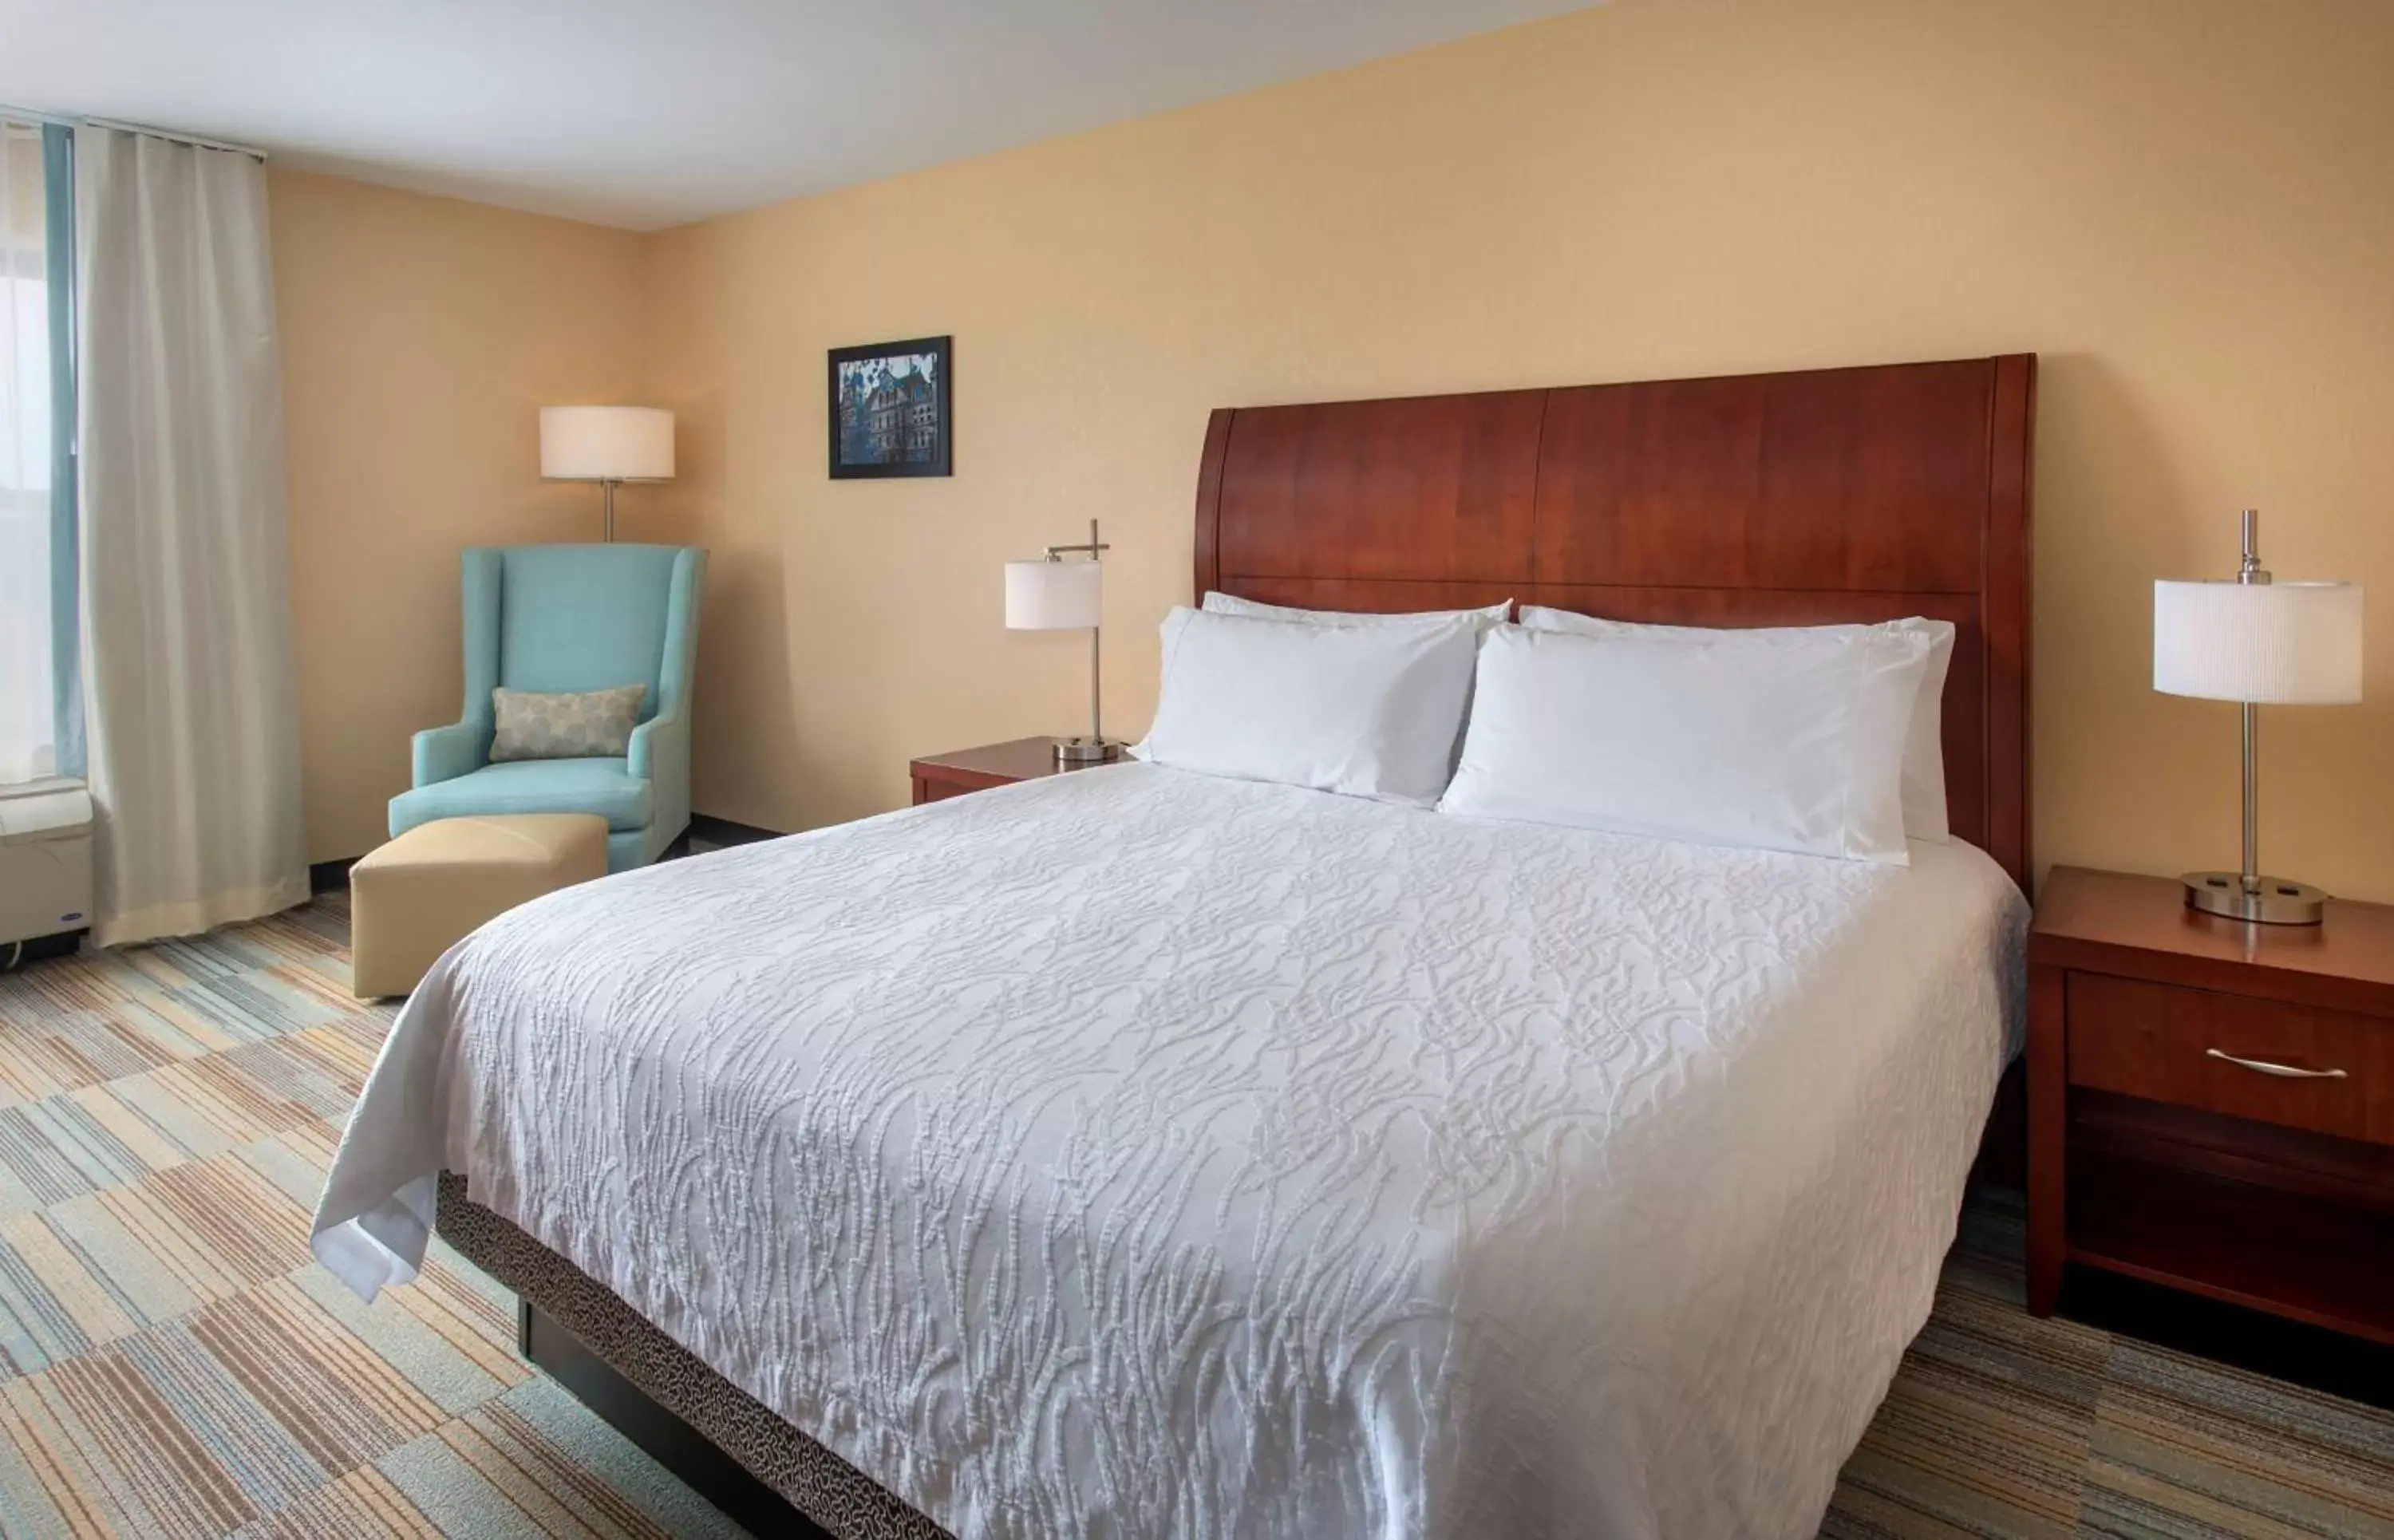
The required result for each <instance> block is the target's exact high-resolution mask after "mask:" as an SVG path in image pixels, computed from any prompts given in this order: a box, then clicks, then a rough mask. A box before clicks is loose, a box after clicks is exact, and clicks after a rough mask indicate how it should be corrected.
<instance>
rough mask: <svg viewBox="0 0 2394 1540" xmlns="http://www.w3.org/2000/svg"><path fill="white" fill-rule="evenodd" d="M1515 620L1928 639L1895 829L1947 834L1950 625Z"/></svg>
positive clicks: (1689, 631) (1933, 836) (1527, 608)
mask: <svg viewBox="0 0 2394 1540" xmlns="http://www.w3.org/2000/svg"><path fill="white" fill-rule="evenodd" d="M1521 624H1522V625H1524V626H1526V627H1528V628H1529V629H1531V630H1532V631H1569V632H1572V633H1574V634H1576V635H1579V636H1587V637H1651V638H1656V639H1658V640H1663V641H1674V640H1676V641H1684V642H1691V643H1693V642H1712V641H1721V642H1727V643H1729V644H1730V645H1736V644H1737V642H1738V640H1739V638H1749V640H1750V642H1751V644H1753V645H1784V644H1785V643H1787V642H1789V641H1790V640H1795V641H1801V640H1803V639H1805V638H1822V639H1824V640H1826V639H1833V638H1837V637H1841V636H1849V635H1856V634H1860V633H1862V632H1869V631H1877V632H1893V633H1898V634H1901V633H1908V632H1917V633H1919V634H1921V635H1923V636H1926V637H1927V638H1928V641H1929V650H1928V665H1927V667H1926V668H1924V669H1923V670H1922V671H1921V675H1920V693H1919V695H1918V696H1917V697H1916V698H1915V699H1914V702H1913V705H1912V718H1911V721H1910V723H1909V724H1908V725H1907V726H1906V728H1905V730H1904V743H1903V832H1904V833H1905V834H1906V835H1907V836H1910V837H1912V838H1914V839H1929V840H1934V841H1936V842H1937V843H1938V844H1940V845H1942V844H1945V843H1946V842H1947V841H1949V840H1951V839H1952V838H1953V828H1952V826H1951V825H1950V824H1949V823H1947V822H1946V817H1945V737H1944V727H1945V676H1946V675H1947V674H1948V673H1950V672H1951V671H1952V669H1953V622H1952V621H1950V620H1927V619H1924V618H1923V617H1921V616H1918V615H1912V616H1907V617H1906V618H1904V619H1902V620H1890V621H1882V622H1880V623H1879V624H1877V625H1760V626H1754V627H1751V628H1739V627H1734V626H1708V625H1647V624H1644V623H1641V622H1637V621H1626V620H1606V619H1604V618H1602V617H1601V616H1598V615H1583V614H1580V613H1578V612H1576V611H1572V610H1550V609H1548V608H1546V606H1545V605H1542V604H1524V605H1523V606H1521Z"/></svg>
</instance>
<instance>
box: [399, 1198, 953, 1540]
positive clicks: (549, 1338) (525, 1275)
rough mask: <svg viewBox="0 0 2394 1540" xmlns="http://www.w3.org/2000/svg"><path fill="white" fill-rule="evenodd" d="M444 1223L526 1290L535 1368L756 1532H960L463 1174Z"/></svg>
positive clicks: (886, 1535) (928, 1539)
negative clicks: (510, 1213)
mask: <svg viewBox="0 0 2394 1540" xmlns="http://www.w3.org/2000/svg"><path fill="white" fill-rule="evenodd" d="M434 1224H435V1228H436V1229H438V1230H439V1231H440V1233H441V1239H442V1240H445V1241H447V1242H448V1243H449V1244H451V1245H452V1246H454V1247H455V1248H456V1250H457V1252H458V1254H459V1255H461V1256H463V1257H465V1258H466V1259H467V1261H469V1262H472V1263H473V1264H474V1265H475V1266H476V1267H479V1268H480V1269H481V1270H483V1271H484V1272H487V1273H489V1274H490V1275H491V1276H492V1277H493V1278H494V1279H496V1280H498V1281H499V1282H500V1283H504V1284H506V1286H507V1287H508V1288H511V1289H513V1290H515V1291H516V1296H517V1298H518V1301H519V1303H518V1307H517V1315H516V1334H517V1342H516V1346H517V1348H518V1349H519V1350H520V1351H521V1352H522V1353H523V1355H524V1356H525V1357H526V1358H528V1359H530V1360H531V1361H532V1362H533V1365H534V1366H536V1367H538V1368H540V1369H541V1370H543V1371H545V1372H546V1373H547V1374H548V1375H550V1376H551V1377H552V1378H554V1379H556V1380H557V1381H558V1383H559V1384H560V1385H562V1386H564V1387H565V1388H566V1389H568V1390H571V1391H572V1393H573V1394H574V1396H575V1397H576V1398H577V1399H578V1400H580V1401H581V1402H583V1403H584V1404H585V1405H586V1406H588V1407H589V1408H590V1409H591V1410H592V1411H594V1412H596V1413H598V1414H599V1415H600V1416H601V1417H603V1418H605V1419H606V1420H607V1421H608V1422H609V1423H610V1424H611V1425H612V1426H613V1427H614V1428H616V1429H617V1430H618V1431H619V1432H621V1433H623V1434H624V1436H625V1437H626V1438H628V1439H630V1440H631V1441H633V1442H634V1443H636V1444H638V1445H639V1446H640V1447H641V1448H642V1449H644V1450H646V1451H648V1453H649V1454H650V1455H651V1457H652V1458H654V1459H655V1460H656V1461H657V1463H658V1464H660V1465H662V1466H664V1468H666V1469H667V1470H670V1471H672V1472H673V1473H674V1475H675V1476H676V1477H677V1478H679V1479H680V1480H681V1481H683V1482H685V1483H686V1484H687V1485H689V1486H690V1488H691V1490H692V1491H694V1492H696V1493H698V1494H699V1495H701V1496H702V1497H704V1498H705V1499H706V1500H707V1501H709V1502H711V1503H713V1504H714V1505H715V1506H716V1507H719V1508H721V1509H722V1510H723V1511H724V1512H725V1513H726V1514H728V1515H729V1516H730V1517H731V1518H732V1519H734V1520H737V1521H738V1522H740V1523H742V1524H743V1525H745V1526H746V1527H747V1528H748V1530H749V1531H750V1532H751V1533H756V1534H758V1535H772V1536H781V1535H789V1536H795V1537H796V1540H815V1537H817V1536H829V1537H831V1540H949V1536H948V1533H947V1532H946V1531H945V1530H942V1529H941V1528H940V1526H939V1525H937V1524H935V1523H933V1522H932V1521H931V1520H929V1519H927V1518H925V1517H924V1516H923V1515H922V1514H920V1513H917V1512H915V1511H914V1509H913V1508H911V1507H907V1506H906V1505H905V1504H904V1503H902V1502H901V1501H899V1499H898V1498H897V1497H895V1496H893V1495H891V1494H889V1493H888V1492H886V1491H884V1490H883V1489H882V1488H881V1487H880V1486H879V1485H877V1484H875V1482H874V1481H873V1480H872V1479H871V1478H870V1477H867V1476H866V1475H864V1474H863V1473H862V1471H859V1470H858V1469H857V1468H855V1467H854V1466H851V1465H849V1464H848V1462H847V1461H845V1460H843V1459H841V1458H840V1457H839V1456H838V1455H836V1454H833V1453H832V1452H831V1451H830V1450H828V1449H825V1448H824V1447H823V1446H822V1444H820V1443H817V1442H816V1441H814V1440H812V1439H810V1438H809V1437H808V1436H807V1435H806V1434H804V1433H803V1432H800V1431H799V1430H798V1429H797V1428H794V1427H792V1426H791V1425H790V1424H789V1423H787V1422H785V1421H783V1419H782V1418H781V1417H779V1416H776V1415H774V1414H773V1413H772V1411H771V1410H770V1409H769V1408H768V1407H766V1406H765V1404H764V1403H763V1402H759V1401H757V1400H756V1398H755V1397H753V1396H751V1395H749V1394H748V1393H747V1392H746V1391H744V1390H743V1389H740V1388H739V1387H738V1386H736V1385H734V1384H732V1383H731V1382H730V1380H728V1379H725V1378H724V1377H723V1376H722V1375H718V1374H717V1373H716V1372H715V1371H714V1370H713V1369H711V1368H709V1367H707V1365H706V1364H705V1363H704V1362H702V1361H701V1360H700V1359H699V1358H698V1357H697V1356H696V1355H694V1354H692V1353H691V1351H690V1350H689V1349H686V1348H684V1347H682V1346H681V1344H679V1343H677V1342H676V1341H674V1340H673V1338H671V1337H669V1336H666V1335H665V1334H664V1332H663V1331H661V1330H659V1329H658V1328H657V1327H656V1326H655V1325H653V1324H651V1323H650V1322H649V1321H648V1320H647V1319H646V1318H645V1317H643V1316H641V1315H640V1314H639V1313H638V1311H636V1310H633V1309H632V1308H631V1307H630V1306H629V1305H626V1304H625V1303H624V1301H623V1300H622V1299H620V1298H618V1297H617V1296H615V1294H614V1293H613V1292H612V1291H611V1290H610V1289H608V1288H607V1287H605V1286H604V1285H603V1284H601V1283H598V1282H597V1281H596V1280H594V1279H592V1278H591V1277H590V1275H589V1274H587V1273H585V1272H584V1271H583V1270H581V1269H579V1268H577V1267H575V1266H574V1265H573V1264H572V1263H571V1262H569V1261H567V1260H566V1259H565V1258H564V1257H559V1255H558V1254H557V1253H556V1252H554V1251H551V1250H550V1249H549V1248H548V1247H546V1246H545V1245H543V1244H540V1243H539V1242H538V1241H535V1240H533V1238H532V1237H531V1236H530V1235H528V1234H526V1233H525V1232H524V1231H522V1230H520V1229H519V1228H518V1227H517V1226H515V1225H514V1224H511V1223H509V1222H508V1221H507V1220H506V1219H503V1218H500V1217H499V1216H498V1215H497V1214H495V1213H493V1212H492V1211H491V1210H490V1209H487V1208H485V1207H483V1206H482V1205H481V1204H478V1203H475V1202H473V1201H472V1200H470V1199H469V1198H467V1196H466V1179H465V1178H463V1177H459V1176H456V1175H454V1174H452V1173H448V1172H444V1173H442V1174H441V1184H440V1206H439V1210H438V1213H437V1216H436V1218H435V1220H434ZM593 1343H600V1344H604V1345H605V1347H604V1349H603V1350H601V1349H599V1348H595V1347H593V1346H591V1344H593Z"/></svg>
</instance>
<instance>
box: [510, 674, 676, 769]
mask: <svg viewBox="0 0 2394 1540" xmlns="http://www.w3.org/2000/svg"><path fill="white" fill-rule="evenodd" d="M648 694H649V687H648V686H647V685H644V684H624V685H617V686H616V687H615V688H614V689H612V690H584V691H576V692H574V693H573V694H571V695H542V694H537V693H535V692H533V691H529V690H509V689H507V688H506V686H505V685H501V686H500V687H499V688H498V689H496V690H493V691H491V711H492V714H493V716H495V717H497V718H498V728H499V730H498V732H497V735H496V736H494V737H493V738H492V740H491V763H493V764H494V765H495V764H497V763H498V762H499V761H501V760H502V759H620V758H622V757H624V756H625V755H626V754H629V753H630V752H631V750H632V728H633V726H634V725H635V724H636V723H638V721H639V719H640V703H641V702H642V701H644V700H646V699H648Z"/></svg>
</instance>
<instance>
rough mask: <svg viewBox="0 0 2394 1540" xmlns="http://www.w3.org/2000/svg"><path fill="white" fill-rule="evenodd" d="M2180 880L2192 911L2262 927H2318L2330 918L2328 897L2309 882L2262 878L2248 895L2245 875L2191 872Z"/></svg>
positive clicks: (2239, 873)
mask: <svg viewBox="0 0 2394 1540" xmlns="http://www.w3.org/2000/svg"><path fill="white" fill-rule="evenodd" d="M2179 880H2180V881H2182V882H2184V883H2185V884H2186V906H2187V907H2188V908H2189V909H2199V910H2201V911H2203V913H2204V914H2206V915H2220V916H2222V917H2223V918H2226V919H2231V920H2252V921H2256V922H2258V923H2259V924H2262V925H2317V924H2319V923H2320V922H2321V920H2322V919H2324V918H2325V917H2326V915H2327V901H2328V897H2329V895H2328V894H2326V893H2324V892H2322V891H2321V890H2320V889H2319V888H2314V887H2312V886H2311V885H2310V884H2309V883H2308V882H2289V881H2287V880H2286V879H2285V878H2284V877H2260V878H2257V879H2256V882H2255V886H2254V888H2253V890H2252V891H2250V892H2247V891H2246V890H2245V888H2244V874H2243V873H2242V872H2189V873H2188V874H2187V875H2185V876H2184V877H2182V878H2180V879H2179Z"/></svg>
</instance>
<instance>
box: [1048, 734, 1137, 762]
mask: <svg viewBox="0 0 2394 1540" xmlns="http://www.w3.org/2000/svg"><path fill="white" fill-rule="evenodd" d="M1122 752H1123V745H1122V744H1120V743H1119V742H1118V741H1116V740H1114V739H1111V738H1059V739H1057V740H1056V763H1058V764H1059V765H1102V764H1106V763H1108V762H1110V761H1111V760H1115V759H1119V758H1121V757H1122Z"/></svg>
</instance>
